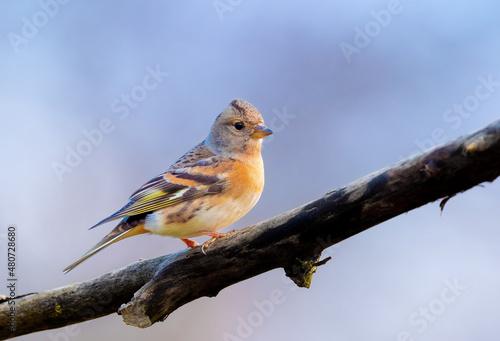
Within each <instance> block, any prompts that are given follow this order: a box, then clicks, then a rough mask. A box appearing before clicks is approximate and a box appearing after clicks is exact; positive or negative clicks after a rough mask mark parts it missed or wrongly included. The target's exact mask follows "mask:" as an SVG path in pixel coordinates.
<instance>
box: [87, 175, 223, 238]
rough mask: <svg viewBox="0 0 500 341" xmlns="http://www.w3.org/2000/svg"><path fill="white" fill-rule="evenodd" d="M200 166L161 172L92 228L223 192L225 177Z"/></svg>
mask: <svg viewBox="0 0 500 341" xmlns="http://www.w3.org/2000/svg"><path fill="white" fill-rule="evenodd" d="M199 168H200V167H199V166H193V167H183V168H182V169H178V170H173V171H168V172H165V173H163V174H160V175H158V176H157V177H155V178H154V179H152V180H151V181H149V182H147V183H146V184H144V185H143V186H142V187H141V188H139V189H138V190H137V191H136V192H134V193H133V194H132V196H131V197H130V199H129V202H128V203H127V205H125V206H124V207H123V208H121V209H120V210H119V211H117V212H116V213H114V214H112V215H111V216H109V217H107V218H106V219H103V220H102V221H100V222H99V223H97V224H96V225H94V226H92V227H91V229H92V228H94V227H96V226H98V225H101V224H104V223H106V222H108V221H111V220H115V219H120V218H125V217H132V216H136V215H139V214H143V213H150V212H153V211H156V210H159V209H162V208H165V207H168V206H172V205H176V204H179V203H182V202H186V201H190V200H194V199H196V198H199V197H202V196H205V195H209V194H217V193H220V192H222V190H223V189H224V187H225V183H226V181H225V180H224V178H223V177H221V176H219V175H216V174H214V175H205V174H203V173H200V172H199V171H200V169H199ZM201 168H203V169H204V168H205V167H201ZM197 170H198V172H197Z"/></svg>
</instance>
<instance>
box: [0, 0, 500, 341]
mask: <svg viewBox="0 0 500 341" xmlns="http://www.w3.org/2000/svg"><path fill="white" fill-rule="evenodd" d="M54 1H55V0H54ZM54 1H49V0H42V1H23V2H19V1H7V2H3V3H2V10H1V11H0V22H1V28H2V30H1V33H2V40H1V41H0V51H1V53H0V65H1V66H0V72H1V77H0V103H2V110H1V111H0V115H1V122H2V124H1V125H0V139H1V144H0V161H1V165H2V167H1V168H0V179H2V180H1V188H2V195H1V196H0V254H3V255H5V254H6V251H5V249H6V240H5V237H6V234H5V233H6V231H7V227H8V226H9V224H15V225H16V226H17V229H18V264H17V266H18V278H19V282H18V291H19V294H21V293H26V292H33V291H42V290H46V289H50V288H54V287H59V286H63V285H67V284H70V283H73V282H77V281H83V280H88V279H91V278H94V277H97V276H100V275H101V274H103V273H105V272H108V271H111V270H113V269H116V268H119V267H122V266H124V265H127V264H129V263H131V262H133V261H136V260H137V259H139V258H150V257H155V256H158V255H162V254H165V253H170V252H175V251H178V250H181V249H183V248H184V244H183V243H182V242H180V241H179V240H176V239H172V238H167V237H159V236H140V237H135V238H131V239H129V240H126V241H123V242H120V243H118V244H116V245H113V246H111V247H110V248H108V249H106V250H105V251H103V252H101V253H99V254H98V255H97V256H95V257H93V258H91V259H90V260H89V261H87V262H85V263H84V264H82V265H81V266H79V267H78V268H76V269H75V270H74V271H72V272H70V273H69V274H68V275H63V273H62V269H63V268H64V267H65V266H67V265H68V264H70V263H71V262H73V261H74V260H76V259H77V258H78V257H79V256H80V255H81V254H82V253H84V252H85V251H86V250H87V249H88V248H90V247H91V246H92V245H94V244H95V243H96V242H97V241H98V240H100V239H101V238H102V237H103V236H104V235H105V234H106V233H107V232H109V230H111V229H112V227H113V225H112V224H108V225H105V226H101V227H99V228H96V229H94V230H92V231H88V230H87V229H88V227H90V226H92V225H94V224H95V223H96V222H98V221H99V220H101V219H102V218H104V217H106V216H108V215H109V214H111V213H113V212H114V211H116V210H117V209H118V208H120V207H121V206H122V205H123V204H125V203H126V201H127V198H128V197H129V195H130V194H131V193H132V192H134V191H135V190H136V189H137V188H138V187H139V186H141V185H142V184H143V183H144V182H146V181H148V180H149V179H151V178H152V177H154V176H155V175H157V174H158V173H160V172H162V171H163V170H165V169H166V168H167V167H168V166H169V165H170V164H171V163H172V162H174V161H175V160H176V159H177V158H178V157H179V156H181V155H182V154H183V153H184V152H185V151H187V150H188V149H189V148H191V147H192V146H193V145H194V144H196V143H198V142H200V141H201V140H203V139H204V138H205V136H206V134H207V133H208V130H209V129H210V126H211V124H212V122H213V120H214V119H215V117H216V116H217V114H218V113H220V112H221V111H222V110H223V109H224V108H225V107H226V105H227V104H228V103H229V102H230V101H231V100H232V99H234V98H242V99H245V100H247V101H249V102H250V103H252V104H253V105H255V106H256V107H257V108H258V109H259V110H260V111H261V113H262V115H263V116H264V118H265V120H266V122H267V123H268V124H269V125H270V126H271V128H273V129H274V130H275V132H276V134H275V135H273V137H272V139H269V141H267V142H266V144H265V148H264V151H263V155H264V161H265V166H266V188H265V190H264V193H263V195H262V198H261V200H260V202H259V203H258V204H257V206H256V207H255V208H254V209H253V210H252V211H251V212H250V213H249V214H248V215H247V216H245V217H244V218H243V219H241V220H240V221H238V222H237V223H235V224H234V225H233V226H232V227H231V228H242V227H245V226H247V225H250V224H253V223H255V222H258V221H261V220H264V219H266V218H269V217H272V216H274V215H276V214H278V213H281V212H283V211H285V210H288V209H291V208H294V207H296V206H298V205H301V204H303V203H306V202H308V201H310V200H313V199H315V198H318V197H320V196H321V195H323V194H324V193H326V192H327V191H329V190H331V189H334V188H337V187H340V186H342V185H344V184H346V183H348V182H350V181H353V180H356V179H357V178H359V177H361V176H363V175H366V174H368V173H371V172H373V171H376V170H378V169H380V168H382V167H385V166H387V165H389V164H392V163H394V162H397V161H399V160H400V159H402V158H404V157H407V156H409V155H410V154H413V153H415V152H417V151H419V150H425V149H428V148H430V147H432V146H433V145H436V144H437V143H441V142H444V141H446V140H449V139H453V138H456V137H458V136H460V135H462V134H466V133H469V132H471V131H473V130H476V129H480V128H482V127H483V126H485V125H487V124H488V123H491V122H492V121H494V120H496V119H498V108H499V106H500V83H498V82H500V62H499V58H498V56H499V55H500V40H499V39H498V36H499V33H500V32H499V30H500V21H499V20H498V13H499V10H500V3H498V2H496V1H481V2H479V3H478V2H476V3H474V2H469V1H446V0H445V1H439V2H436V1H430V0H427V1H425V0H419V1H409V0H408V1H403V0H402V1H400V2H397V1H394V0H390V1H378V0H377V1H376V0H372V1H368V0H363V1H356V2H355V3H349V2H345V1H329V2H326V1H324V2H319V1H312V2H311V1H293V2H290V1H273V2H269V1H267V2H266V1H236V0H232V1H229V0H222V1H215V2H214V1H182V2H160V1H150V2H128V3H125V2H123V1H116V0H115V1H106V2H101V3H97V2H93V3H87V2H82V1H75V0H73V1H67V3H64V4H60V3H57V4H58V5H54V4H55V2H54ZM61 2H63V1H62V0H61ZM224 4H225V6H226V7H221V6H223V5H224ZM215 5H218V6H219V7H218V8H219V10H217V9H216V6H215ZM377 20H378V21H377ZM360 32H362V33H360ZM356 44H357V45H356ZM347 45H351V46H352V47H353V48H354V49H355V51H356V52H354V53H352V54H350V55H346V53H344V52H343V51H342V49H341V47H342V46H343V47H344V48H345V46H347ZM155 69H158V70H159V71H160V72H161V74H160V75H161V77H159V81H158V82H156V84H152V83H147V84H146V85H147V87H149V88H150V89H149V90H147V89H146V90H145V88H144V85H143V80H144V77H146V76H147V75H148V74H150V70H155ZM148 70H149V71H148ZM164 73H168V75H165V74H164ZM149 81H151V79H149ZM485 82H489V83H490V86H489V88H488V87H484V85H483V86H481V84H483V83H485ZM153 87H154V88H153ZM478 87H479V88H480V89H479V90H478ZM488 89H489V90H488ZM477 91H479V92H477ZM478 94H479V97H481V99H479V98H478ZM124 96H125V97H124ZM126 96H129V97H130V98H131V99H132V102H128V103H131V104H127V101H126V100H125V98H126ZM457 105H462V106H463V107H464V108H465V109H464V111H462V113H459V111H458V109H457V108H458V107H457ZM124 106H125V107H126V108H128V114H127V115H125V110H124V109H123V108H124ZM118 108H121V109H118ZM467 108H468V109H467ZM103 122H104V123H103ZM102 126H104V127H105V129H102V130H105V131H106V132H102V133H101V135H99V133H96V129H101V127H102ZM89 135H90V136H93V137H94V140H92V139H91V138H89V137H88V136H89ZM99 136H100V137H99ZM92 141H93V142H92ZM78 148H80V149H78ZM71 150H80V152H82V153H83V154H85V155H83V156H80V159H74V158H73V159H72V161H73V162H72V163H71V165H68V164H67V160H66V158H67V157H68V153H71V152H70V151H71ZM73 157H74V156H73ZM55 163H58V164H61V165H65V166H67V167H68V168H66V169H65V170H66V171H67V172H64V173H63V174H61V173H59V176H58V173H57V172H55V171H54V164H55ZM499 194H500V187H499V184H498V183H493V184H486V185H485V186H484V187H477V188H474V189H472V190H470V191H468V192H466V193H464V194H461V195H458V196H457V197H455V198H453V199H452V200H450V201H449V202H448V204H447V206H446V209H445V211H444V213H443V215H442V216H440V211H439V206H438V203H432V204H429V205H426V206H425V207H423V208H420V209H417V210H414V211H412V212H409V213H407V214H405V215H402V216H400V217H397V218H395V219H392V220H390V221H388V222H385V223H383V224H381V225H379V226H377V227H374V228H372V229H370V230H368V231H365V232H363V233H361V234H359V235H357V236H354V237H352V238H350V239H348V240H346V241H344V242H342V243H340V244H338V245H337V246H335V247H332V248H329V249H327V250H326V251H325V256H328V255H331V256H332V257H333V260H332V261H331V262H329V263H328V264H327V265H326V266H324V267H321V268H320V269H319V271H318V273H317V274H316V275H315V278H314V280H313V284H312V287H311V289H310V290H305V289H300V290H299V289H295V287H294V286H293V285H292V284H291V282H290V281H288V280H287V279H286V278H285V276H284V271H283V270H281V269H278V270H274V271H271V272H269V273H266V274H264V275H262V276H259V277H256V278H253V279H251V280H249V281H246V282H244V283H240V284H237V285H234V286H232V287H230V288H228V289H226V290H223V291H222V292H221V293H220V294H219V295H218V296H217V297H216V298H211V299H208V298H203V299H200V300H197V301H195V302H192V303H190V304H188V305H186V306H184V307H182V308H181V309H179V310H178V311H176V312H175V313H173V314H172V315H171V316H170V317H169V318H168V319H167V320H166V321H165V322H164V323H158V324H156V325H154V326H153V327H151V328H149V329H146V330H139V329H136V328H132V327H129V326H126V325H125V324H124V323H123V322H122V319H121V317H119V316H117V315H111V316H108V317H105V318H101V319H98V320H94V321H90V322H86V323H83V324H79V325H77V326H76V327H74V328H72V329H70V330H67V329H66V330H65V329H58V330H53V331H47V332H43V333H38V334H34V335H30V336H25V337H22V338H20V340H75V341H76V340H78V341H79V340H106V339H120V340H123V341H126V340H137V339H138V338H141V339H142V338H148V339H149V340H163V339H166V338H168V339H172V340H195V339H203V340H207V341H212V340H238V339H240V340H277V339H281V340H302V339H314V340H398V338H399V340H412V339H413V340H418V341H422V340H443V339H447V340H471V339H479V340H496V339H497V335H498V332H499V326H498V319H499V318H500V309H499V308H498V304H497V303H498V301H499V300H500V293H499V291H498V287H499V286H500V272H498V267H499V264H500V249H499V248H498V242H499V240H500V232H499V230H498V222H499V221H500V211H499V210H498V203H499ZM204 240H205V239H204V238H199V239H198V241H204ZM1 250H4V251H1ZM3 257H4V256H3ZM5 263H6V261H2V264H5ZM4 267H5V266H4ZM0 273H1V274H2V277H3V278H4V279H3V281H4V283H7V279H6V272H4V271H1V272H0ZM4 274H5V275H4ZM1 280H2V279H1V278H0V281H1ZM453 283H455V284H453ZM5 285H6V284H5ZM450 287H452V289H450ZM4 291H5V292H6V289H5V290H4ZM1 292H2V290H0V293H1ZM277 296H279V297H280V299H279V300H278V301H279V302H278V303H276V304H274V306H273V311H272V313H270V314H268V315H269V316H265V317H263V318H262V319H259V316H263V315H262V314H261V313H259V310H258V309H257V308H256V306H255V302H263V301H265V300H270V299H271V297H277ZM97 303H98V302H97ZM259 314H261V315H259ZM249 319H250V320H251V321H253V322H252V323H253V324H254V325H255V326H254V327H251V330H246V333H245V332H244V330H243V329H244V328H243V329H242V327H241V325H242V322H241V321H242V320H243V321H248V320H249ZM252 319H254V320H252ZM247 329H248V328H247ZM230 335H232V336H230Z"/></svg>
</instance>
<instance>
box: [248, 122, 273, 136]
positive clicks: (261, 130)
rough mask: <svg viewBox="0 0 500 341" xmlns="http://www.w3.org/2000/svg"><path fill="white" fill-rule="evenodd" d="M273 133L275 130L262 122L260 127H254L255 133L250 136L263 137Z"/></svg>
mask: <svg viewBox="0 0 500 341" xmlns="http://www.w3.org/2000/svg"><path fill="white" fill-rule="evenodd" d="M272 133H273V131H272V130H271V129H269V128H268V127H266V126H265V125H263V124H262V125H260V126H258V127H255V128H253V133H252V135H250V137H251V138H253V139H261V138H264V137H266V136H269V135H271V134H272Z"/></svg>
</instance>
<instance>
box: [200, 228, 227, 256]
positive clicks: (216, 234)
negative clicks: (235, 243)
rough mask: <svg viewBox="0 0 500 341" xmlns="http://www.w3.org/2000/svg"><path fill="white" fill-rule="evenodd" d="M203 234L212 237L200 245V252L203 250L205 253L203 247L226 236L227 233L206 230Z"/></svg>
mask: <svg viewBox="0 0 500 341" xmlns="http://www.w3.org/2000/svg"><path fill="white" fill-rule="evenodd" d="M203 234H204V235H207V236H211V237H212V239H209V240H207V241H206V242H204V243H203V244H202V245H201V252H203V254H204V255H206V252H205V249H206V248H208V247H209V246H210V244H212V243H213V241H214V240H216V239H219V238H222V237H225V236H227V233H220V232H217V231H208V232H205V233H203Z"/></svg>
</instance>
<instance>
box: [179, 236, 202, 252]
mask: <svg viewBox="0 0 500 341" xmlns="http://www.w3.org/2000/svg"><path fill="white" fill-rule="evenodd" d="M181 240H182V241H183V242H184V243H186V245H187V247H189V248H191V249H192V248H193V247H196V246H198V243H197V242H195V241H194V240H190V239H183V238H181Z"/></svg>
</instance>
